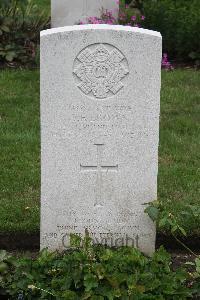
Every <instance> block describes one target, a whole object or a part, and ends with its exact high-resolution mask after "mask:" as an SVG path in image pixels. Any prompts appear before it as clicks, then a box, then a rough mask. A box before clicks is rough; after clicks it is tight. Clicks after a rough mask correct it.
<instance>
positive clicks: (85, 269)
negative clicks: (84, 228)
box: [0, 236, 199, 300]
mask: <svg viewBox="0 0 200 300" xmlns="http://www.w3.org/2000/svg"><path fill="white" fill-rule="evenodd" d="M82 244H83V245H85V246H83V247H82V248H78V249H74V250H73V251H68V252H66V253H64V254H59V253H49V252H48V251H47V250H46V249H45V250H43V251H42V252H41V253H40V254H39V256H38V257H37V258H36V259H34V260H32V259H30V258H27V257H21V258H18V259H16V258H15V257H12V256H9V255H7V253H6V252H5V251H2V252H0V295H3V294H5V295H9V297H10V298H9V299H17V297H18V296H19V295H20V294H21V295H23V299H46V300H47V299H58V300H60V299H68V300H70V299H72V300H75V299H83V300H84V299H99V300H101V299H102V300H103V299H108V300H112V299H127V300H128V299H134V300H136V299H137V300H140V299H141V300H143V299H147V300H154V299H155V300H176V299H177V300H178V299H182V300H184V299H188V297H191V296H192V294H193V293H197V290H198V286H199V282H198V278H197V277H196V279H195V280H193V283H192V285H191V284H190V286H189V287H188V283H189V281H188V280H190V279H191V274H189V273H188V272H187V271H186V269H183V268H179V269H177V270H176V271H173V270H172V267H171V257H170V255H169V254H168V253H167V252H166V251H165V250H164V248H162V247H161V248H160V249H159V250H158V251H157V252H155V254H154V255H153V256H152V257H151V258H147V257H145V256H144V255H143V254H142V253H141V252H140V251H138V250H137V249H134V248H129V247H123V248H118V249H110V248H105V247H103V246H92V245H91V242H90V239H89V238H88V237H87V236H86V238H85V239H84V241H82ZM2 263H3V265H2V267H1V264H2ZM193 286H194V288H193Z"/></svg>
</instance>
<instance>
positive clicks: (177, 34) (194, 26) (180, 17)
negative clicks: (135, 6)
mask: <svg viewBox="0 0 200 300" xmlns="http://www.w3.org/2000/svg"><path fill="white" fill-rule="evenodd" d="M143 9H144V12H143V13H144V15H145V17H146V18H145V23H144V27H145V28H148V29H152V30H157V31H160V32H161V34H162V36H163V51H164V52H167V53H168V54H169V56H170V59H172V58H175V59H176V60H179V61H180V60H182V61H183V60H184V61H188V60H189V59H194V60H196V61H198V59H199V56H200V30H199V28H200V13H199V12H200V1H199V0H190V1H188V0H144V1H143ZM194 56H195V57H194ZM193 57H194V58H193ZM196 57H198V59H197V58H196Z"/></svg>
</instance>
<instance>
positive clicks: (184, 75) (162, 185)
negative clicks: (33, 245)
mask: <svg viewBox="0 0 200 300" xmlns="http://www.w3.org/2000/svg"><path fill="white" fill-rule="evenodd" d="M0 99H1V100H0V140H1V143H0V151H1V156H0V165H1V169H0V178H1V181H0V232H5V231H10V232H12V231H23V232H33V231H37V230H39V198H40V196H39V194H40V191H39V190H40V138H39V71H29V70H28V71H27V70H23V71H22V70H17V71H13V70H12V71H1V73H0ZM199 99H200V73H199V72H197V71H194V70H175V71H174V72H163V73H162V93H161V127H160V155H159V180H158V191H159V198H160V199H162V200H163V201H166V203H168V202H167V200H170V202H169V203H168V204H167V205H169V206H170V207H171V210H172V212H173V213H175V214H178V213H179V211H180V209H181V206H182V205H183V204H184V203H191V204H200V197H199V181H200V180H199V178H200V135H199V129H200V126H199V124H200V111H199V108H200V100H199ZM185 225H186V224H185ZM187 225H188V226H189V227H190V228H191V233H192V232H193V233H194V232H197V231H198V232H200V230H199V228H200V221H199V223H197V222H196V223H195V222H194V221H193V220H192V219H191V220H189V222H188V224H187Z"/></svg>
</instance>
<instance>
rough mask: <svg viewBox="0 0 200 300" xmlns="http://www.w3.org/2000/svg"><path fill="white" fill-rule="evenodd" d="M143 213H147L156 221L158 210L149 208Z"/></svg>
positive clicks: (152, 207)
mask: <svg viewBox="0 0 200 300" xmlns="http://www.w3.org/2000/svg"><path fill="white" fill-rule="evenodd" d="M145 213H147V214H148V215H149V217H150V218H151V219H152V220H153V221H157V220H158V215H159V209H158V208H157V207H154V206H149V207H147V208H146V209H145Z"/></svg>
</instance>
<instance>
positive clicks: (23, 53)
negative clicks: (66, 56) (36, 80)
mask: <svg viewBox="0 0 200 300" xmlns="http://www.w3.org/2000/svg"><path fill="white" fill-rule="evenodd" d="M47 25H48V17H47V16H46V14H45V13H44V12H40V10H39V9H38V8H37V6H36V5H35V4H33V0H23V1H22V0H20V1H19V0H6V1H5V0H3V1H1V2H0V38H1V39H0V62H1V63H5V62H13V61H15V62H18V63H27V62H30V63H34V62H35V59H36V57H37V55H36V53H37V45H38V43H39V32H40V31H41V30H42V29H44V28H46V27H47Z"/></svg>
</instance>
